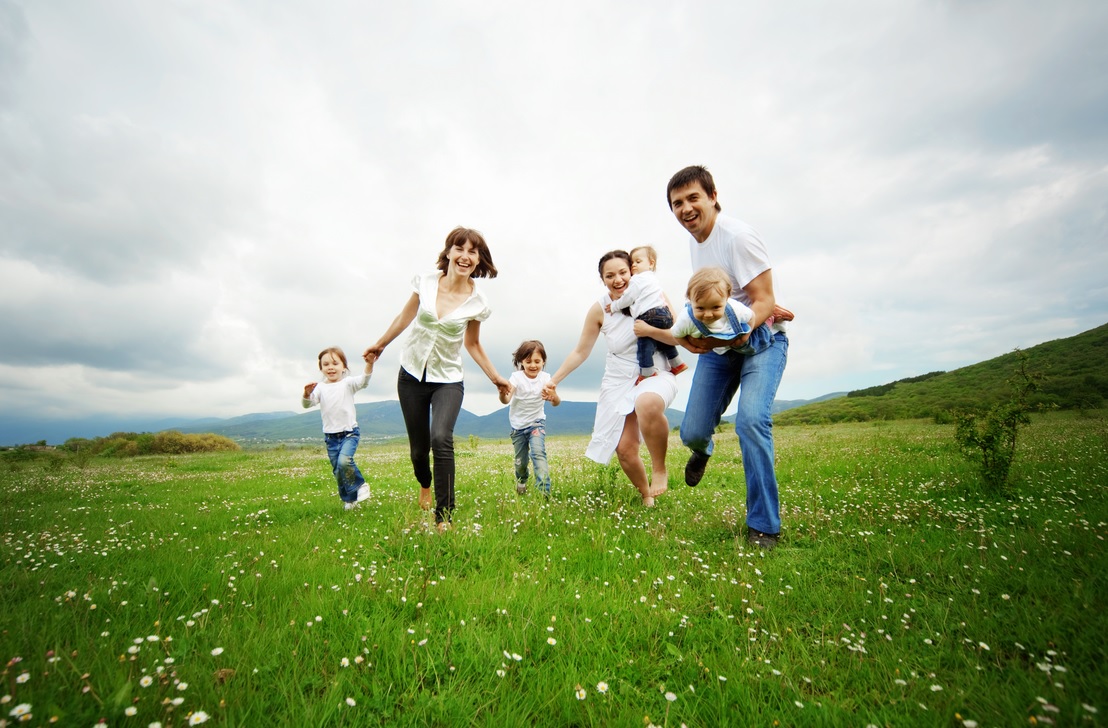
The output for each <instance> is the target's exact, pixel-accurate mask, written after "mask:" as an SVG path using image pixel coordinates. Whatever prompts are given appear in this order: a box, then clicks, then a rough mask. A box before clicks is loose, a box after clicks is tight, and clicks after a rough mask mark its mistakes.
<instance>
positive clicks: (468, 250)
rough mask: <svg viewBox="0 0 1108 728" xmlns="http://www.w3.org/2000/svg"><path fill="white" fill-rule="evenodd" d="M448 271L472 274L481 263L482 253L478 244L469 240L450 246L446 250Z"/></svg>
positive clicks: (450, 272)
mask: <svg viewBox="0 0 1108 728" xmlns="http://www.w3.org/2000/svg"><path fill="white" fill-rule="evenodd" d="M446 260H447V273H448V274H453V275H460V276H465V277H466V278H468V277H470V276H472V275H473V274H474V272H475V271H476V270H477V266H478V265H479V264H480V263H481V253H480V252H479V251H478V250H477V246H476V245H474V244H473V243H471V242H470V241H468V240H463V241H459V242H458V243H456V244H454V245H452V246H450V250H448V251H447V252H446Z"/></svg>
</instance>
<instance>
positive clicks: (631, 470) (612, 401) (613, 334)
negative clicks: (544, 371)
mask: <svg viewBox="0 0 1108 728" xmlns="http://www.w3.org/2000/svg"><path fill="white" fill-rule="evenodd" d="M599 267H600V280H601V281H602V282H603V283H604V286H605V288H606V289H607V290H606V291H605V293H604V294H603V295H602V296H601V297H600V299H599V300H597V301H596V302H595V303H593V305H592V306H591V307H590V308H589V311H588V313H587V314H585V325H584V327H583V328H582V329H581V338H580V339H579V340H578V341H577V346H576V348H574V350H573V351H572V352H570V354H569V356H567V357H566V360H565V361H564V362H563V363H562V365H561V366H560V367H558V371H557V372H555V373H554V375H553V376H552V377H551V378H550V384H548V385H547V392H548V393H549V394H551V395H552V394H553V392H554V390H555V388H556V387H557V385H558V384H559V383H560V382H561V381H562V380H563V379H565V378H566V377H567V376H569V374H570V373H571V372H572V371H573V370H574V369H576V368H577V367H579V366H581V364H582V363H583V362H584V361H585V360H586V359H588V358H589V354H591V353H592V348H593V345H594V344H596V340H597V338H598V337H599V336H600V335H601V334H603V335H604V341H605V343H606V344H607V345H608V356H607V358H606V359H605V360H604V379H603V380H602V381H601V383H600V397H599V399H598V400H597V402H596V420H595V421H594V422H593V431H592V439H591V440H590V441H589V446H588V448H587V449H586V450H585V455H586V457H588V458H589V459H590V460H593V461H595V462H598V463H601V464H607V463H608V462H609V461H610V460H611V459H612V454H613V453H614V454H615V455H617V456H618V458H619V465H620V467H621V468H623V472H624V473H626V474H627V477H628V479H630V481H631V484H632V485H634V486H635V487H636V488H637V489H638V491H639V493H641V494H642V502H643V505H645V506H648V507H649V506H652V505H654V498H655V497H657V496H659V495H661V494H662V493H665V492H666V490H667V488H668V476H667V474H666V448H667V447H668V445H669V422H668V421H667V420H666V408H667V407H669V406H670V405H671V404H672V403H673V398H674V397H675V396H676V394H677V380H676V378H675V377H674V376H673V374H671V373H670V371H669V364H668V362H667V361H666V360H665V357H663V356H661V355H659V354H655V366H656V368H657V374H656V375H655V376H653V377H649V378H647V379H644V380H642V382H640V383H639V384H635V380H636V379H637V378H638V376H639V364H638V360H637V356H636V349H637V347H636V337H635V321H634V320H633V319H632V318H631V317H630V316H626V315H624V314H623V312H622V311H616V312H615V313H605V311H604V306H605V305H606V304H608V303H611V302H612V301H613V300H615V299H617V298H619V297H620V296H622V295H623V291H624V289H625V288H626V287H627V284H628V282H630V280H631V256H629V255H628V254H627V253H625V252H624V251H622V250H613V251H611V252H610V253H605V254H604V256H603V257H601V258H600V266H599ZM663 333H664V332H662V333H659V334H658V335H659V336H661V335H663ZM669 343H673V342H672V341H670V342H669ZM644 441H645V442H646V449H647V451H648V452H649V453H650V464H651V474H650V476H649V477H647V474H646V465H645V464H644V463H643V459H642V456H641V454H640V443H642V442H644Z"/></svg>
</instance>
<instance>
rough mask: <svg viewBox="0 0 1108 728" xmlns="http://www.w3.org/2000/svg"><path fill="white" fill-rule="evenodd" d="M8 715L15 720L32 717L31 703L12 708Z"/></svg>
mask: <svg viewBox="0 0 1108 728" xmlns="http://www.w3.org/2000/svg"><path fill="white" fill-rule="evenodd" d="M8 715H10V716H11V717H13V718H23V717H24V716H30V715H31V704H30V703H20V704H19V705H17V706H15V707H14V708H12V709H11V712H9V713H8ZM27 720H30V719H29V718H27Z"/></svg>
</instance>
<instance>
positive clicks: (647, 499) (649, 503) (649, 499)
mask: <svg viewBox="0 0 1108 728" xmlns="http://www.w3.org/2000/svg"><path fill="white" fill-rule="evenodd" d="M642 505H643V508H653V507H654V496H652V495H644V496H643V497H642Z"/></svg>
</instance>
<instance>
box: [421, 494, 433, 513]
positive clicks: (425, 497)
mask: <svg viewBox="0 0 1108 728" xmlns="http://www.w3.org/2000/svg"><path fill="white" fill-rule="evenodd" d="M419 507H420V508H422V509H423V510H425V511H429V510H431V489H430V488H420V489H419Z"/></svg>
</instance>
